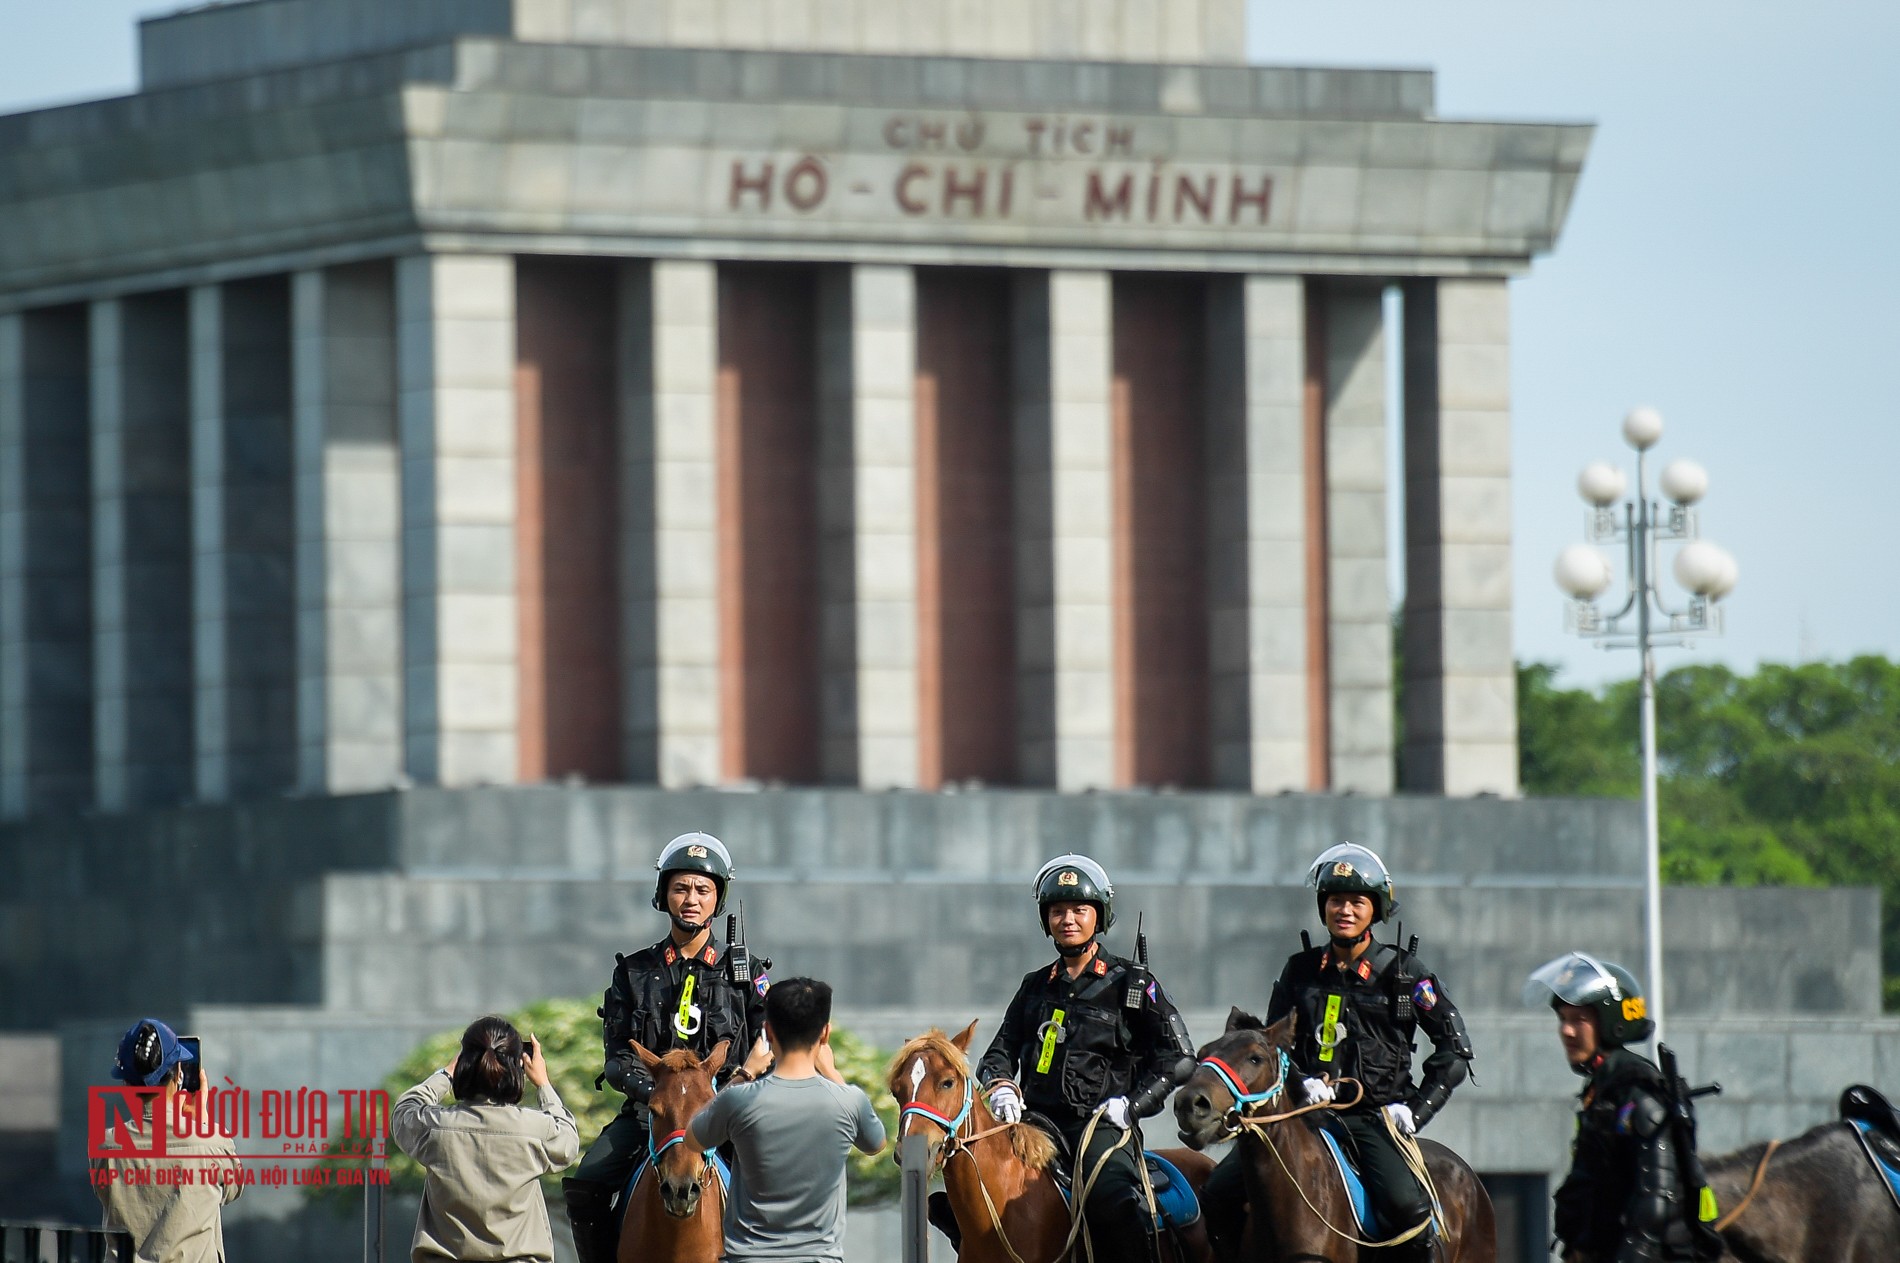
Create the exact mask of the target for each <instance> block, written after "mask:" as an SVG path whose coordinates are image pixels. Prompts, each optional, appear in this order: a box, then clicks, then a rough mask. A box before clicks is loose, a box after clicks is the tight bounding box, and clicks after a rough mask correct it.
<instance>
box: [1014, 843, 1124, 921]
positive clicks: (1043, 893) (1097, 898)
mask: <svg viewBox="0 0 1900 1263" xmlns="http://www.w3.org/2000/svg"><path fill="white" fill-rule="evenodd" d="M1032 889H1033V890H1034V892H1035V896H1036V909H1037V911H1038V912H1043V911H1044V910H1045V909H1047V908H1048V906H1049V905H1050V904H1052V903H1090V904H1094V905H1095V911H1096V913H1097V914H1098V915H1099V917H1100V918H1101V921H1100V924H1099V925H1098V926H1097V927H1096V928H1097V930H1098V931H1105V930H1107V929H1108V928H1109V927H1110V926H1112V925H1114V924H1115V883H1114V882H1112V881H1110V880H1109V879H1108V870H1107V869H1105V868H1103V867H1102V866H1101V865H1100V864H1097V863H1096V862H1095V861H1094V860H1092V859H1090V858H1089V857H1088V856H1086V855H1074V854H1070V855H1058V856H1056V857H1055V858H1054V859H1052V860H1050V861H1049V862H1048V863H1047V864H1044V865H1043V866H1042V867H1041V868H1040V869H1038V870H1037V872H1036V884H1035V886H1034V887H1033V888H1032ZM1042 932H1043V933H1044V934H1047V933H1048V932H1049V918H1048V916H1047V914H1046V912H1045V913H1044V915H1043V919H1042Z"/></svg>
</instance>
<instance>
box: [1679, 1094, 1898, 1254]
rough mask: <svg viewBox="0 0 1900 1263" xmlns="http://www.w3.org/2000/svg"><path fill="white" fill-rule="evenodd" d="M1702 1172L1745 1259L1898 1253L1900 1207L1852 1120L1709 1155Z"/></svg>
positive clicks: (1725, 1235) (1735, 1249)
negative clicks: (1752, 1192) (1773, 1142)
mask: <svg viewBox="0 0 1900 1263" xmlns="http://www.w3.org/2000/svg"><path fill="white" fill-rule="evenodd" d="M1703 1169H1704V1170H1705V1171H1706V1172H1707V1174H1708V1177H1709V1187H1711V1188H1713V1189H1714V1190H1715V1198H1716V1201H1717V1203H1718V1204H1719V1205H1720V1206H1721V1208H1722V1210H1723V1212H1724V1213H1723V1216H1722V1217H1721V1218H1720V1219H1718V1220H1717V1221H1716V1224H1717V1227H1718V1228H1719V1229H1720V1231H1721V1234H1722V1240H1723V1242H1724V1243H1725V1244H1726V1245H1727V1246H1728V1249H1729V1253H1730V1254H1732V1255H1734V1256H1735V1257H1736V1258H1737V1259H1739V1260H1741V1263H1890V1261H1891V1260H1893V1259H1895V1258H1900V1208H1896V1207H1895V1206H1894V1204H1893V1198H1892V1197H1891V1196H1889V1195H1888V1193H1887V1189H1886V1185H1885V1184H1884V1183H1883V1182H1882V1180H1881V1178H1880V1176H1879V1175H1877V1174H1875V1172H1874V1168H1873V1164H1872V1163H1870V1162H1868V1161H1867V1155H1866V1154H1865V1153H1863V1152H1862V1151H1861V1147H1860V1141H1858V1140H1856V1139H1855V1138H1854V1130H1853V1128H1852V1126H1850V1125H1849V1124H1847V1123H1822V1124H1821V1125H1820V1126H1818V1127H1811V1128H1809V1129H1808V1130H1807V1131H1805V1132H1803V1133H1802V1134H1801V1135H1799V1136H1796V1137H1795V1138H1794V1139H1793V1140H1789V1141H1784V1142H1782V1143H1781V1144H1779V1145H1777V1146H1776V1147H1775V1149H1774V1151H1773V1152H1772V1153H1770V1152H1769V1149H1768V1146H1767V1145H1766V1144H1756V1145H1749V1146H1747V1147H1746V1148H1743V1149H1738V1150H1736V1151H1735V1152H1734V1153H1728V1154H1723V1155H1722V1156H1721V1157H1718V1158H1710V1159H1707V1160H1705V1162H1704V1163H1703ZM1758 1173H1759V1175H1760V1179H1761V1183H1760V1186H1759V1187H1758V1188H1755V1195H1754V1196H1753V1197H1748V1191H1749V1189H1750V1188H1751V1187H1753V1186H1754V1185H1755V1181H1756V1176H1757V1174H1758ZM1745 1198H1746V1199H1747V1200H1746V1202H1745V1203H1744V1199H1745ZM1737 1210H1740V1212H1741V1213H1740V1214H1736V1213H1735V1212H1736V1211H1737ZM1725 1221H1727V1222H1725Z"/></svg>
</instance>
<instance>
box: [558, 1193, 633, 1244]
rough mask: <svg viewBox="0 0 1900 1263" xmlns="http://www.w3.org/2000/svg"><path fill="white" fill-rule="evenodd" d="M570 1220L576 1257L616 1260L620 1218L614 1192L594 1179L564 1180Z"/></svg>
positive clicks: (564, 1194)
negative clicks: (616, 1212)
mask: <svg viewBox="0 0 1900 1263" xmlns="http://www.w3.org/2000/svg"><path fill="white" fill-rule="evenodd" d="M561 1197H562V1198H563V1199H564V1200H565V1201H566V1202H567V1222H568V1224H569V1225H570V1226H571V1227H572V1228H573V1229H574V1256H575V1258H577V1259H578V1260H579V1261H580V1263H614V1255H615V1254H616V1253H617V1252H618V1247H619V1245H620V1240H619V1238H620V1231H619V1228H620V1221H619V1217H618V1216H616V1215H615V1214H614V1208H613V1202H614V1191H613V1189H612V1188H610V1187H609V1186H607V1185H605V1184H596V1183H594V1182H593V1181H592V1180H574V1179H567V1180H562V1181H561Z"/></svg>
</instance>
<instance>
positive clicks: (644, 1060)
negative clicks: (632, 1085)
mask: <svg viewBox="0 0 1900 1263" xmlns="http://www.w3.org/2000/svg"><path fill="white" fill-rule="evenodd" d="M627 1043H628V1044H630V1045H632V1047H633V1055H634V1056H636V1057H638V1058H639V1059H640V1064H641V1065H643V1066H645V1067H646V1068H647V1069H649V1070H651V1069H653V1067H655V1066H657V1065H659V1064H660V1058H659V1054H657V1053H651V1052H648V1051H647V1050H646V1049H645V1048H644V1047H642V1046H641V1044H640V1041H639V1040H637V1039H630V1040H628V1041H627Z"/></svg>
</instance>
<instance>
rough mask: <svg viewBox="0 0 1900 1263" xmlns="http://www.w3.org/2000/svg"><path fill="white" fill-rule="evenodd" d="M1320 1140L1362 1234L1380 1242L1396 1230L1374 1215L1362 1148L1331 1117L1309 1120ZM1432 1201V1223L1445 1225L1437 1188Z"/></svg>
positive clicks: (1349, 1133)
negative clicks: (1361, 1166)
mask: <svg viewBox="0 0 1900 1263" xmlns="http://www.w3.org/2000/svg"><path fill="white" fill-rule="evenodd" d="M1308 1121H1309V1122H1310V1123H1311V1124H1312V1127H1313V1130H1314V1131H1316V1132H1318V1133H1319V1138H1320V1139H1321V1140H1323V1141H1325V1142H1326V1153H1327V1155H1328V1156H1329V1157H1330V1158H1331V1159H1332V1161H1333V1167H1334V1169H1335V1170H1336V1171H1338V1173H1339V1183H1340V1186H1341V1187H1342V1188H1344V1189H1345V1190H1346V1200H1347V1202H1348V1203H1349V1204H1350V1205H1351V1206H1352V1218H1353V1224H1354V1225H1355V1227H1356V1229H1357V1232H1358V1235H1359V1236H1362V1237H1367V1238H1370V1239H1372V1240H1378V1239H1380V1238H1381V1237H1383V1236H1385V1235H1386V1234H1387V1233H1389V1232H1392V1231H1395V1230H1394V1229H1392V1228H1391V1227H1390V1226H1389V1225H1387V1224H1386V1223H1384V1222H1383V1221H1382V1220H1381V1219H1380V1218H1379V1216H1378V1215H1377V1214H1376V1213H1375V1212H1374V1210H1373V1206H1372V1197H1371V1195H1370V1194H1369V1193H1367V1191H1366V1181H1365V1178H1364V1177H1363V1176H1361V1175H1360V1174H1359V1147H1358V1145H1357V1144H1356V1143H1355V1142H1354V1140H1353V1138H1352V1133H1351V1132H1349V1131H1347V1130H1346V1129H1345V1128H1344V1127H1341V1126H1340V1125H1339V1124H1338V1123H1337V1122H1335V1121H1334V1120H1333V1119H1332V1118H1331V1117H1330V1116H1318V1117H1315V1118H1310V1119H1309V1120H1308ZM1426 1192H1427V1193H1428V1194H1429V1195H1430V1197H1431V1199H1432V1222H1433V1223H1434V1224H1442V1223H1443V1222H1444V1220H1445V1208H1444V1207H1443V1206H1441V1205H1439V1202H1438V1192H1437V1190H1436V1189H1431V1188H1427V1190H1426Z"/></svg>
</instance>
